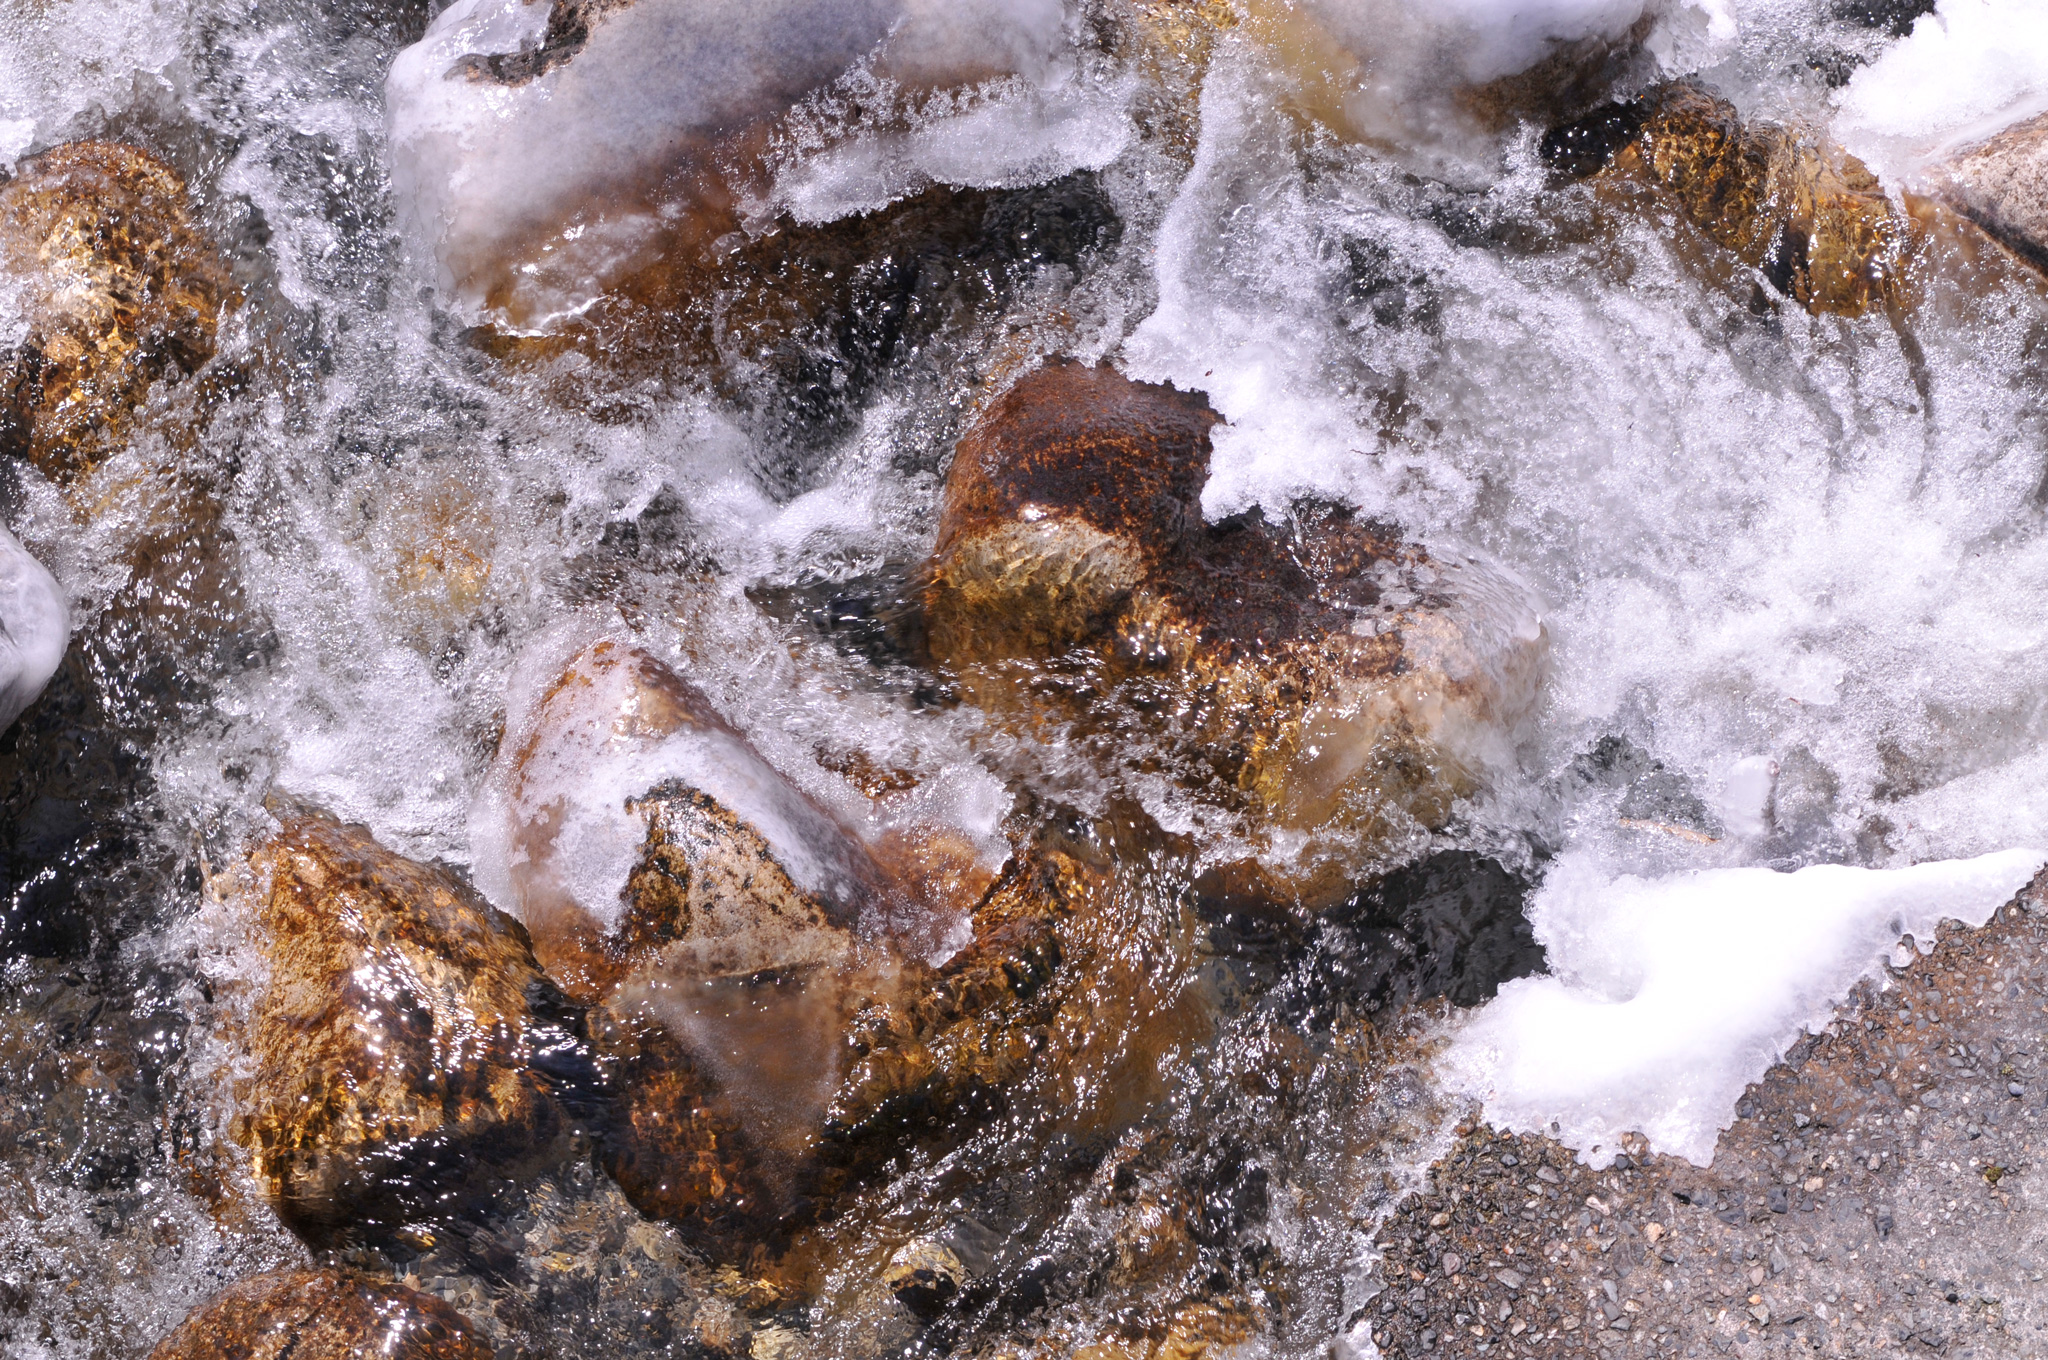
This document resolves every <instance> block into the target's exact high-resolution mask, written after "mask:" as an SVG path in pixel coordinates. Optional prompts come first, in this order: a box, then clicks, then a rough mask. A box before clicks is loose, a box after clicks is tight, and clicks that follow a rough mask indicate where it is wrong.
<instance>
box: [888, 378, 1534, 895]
mask: <svg viewBox="0 0 2048 1360" xmlns="http://www.w3.org/2000/svg"><path fill="white" fill-rule="evenodd" d="M1216 420H1217V416H1216V415H1215V413H1214V412H1213V411H1211V410H1209V408H1208V405H1207V403H1206V402H1205V401H1204V400H1203V399H1202V398H1201V397H1200V396H1199V395H1197V394H1194V393H1185V392H1177V391H1174V390H1173V389H1172V388H1170V387H1158V386H1153V385H1150V384H1143V383H1133V382H1131V381H1129V380H1128V379H1126V378H1124V377H1122V376H1121V375H1119V374H1117V373H1116V372H1114V371H1113V370H1111V369H1109V368H1107V367H1097V368H1092V369H1091V368H1086V367H1082V366H1080V365H1076V364H1072V363H1055V364H1052V365H1049V366H1047V367H1046V368H1044V369H1042V370H1040V371H1039V372H1037V373H1034V374H1032V375H1030V376H1028V377H1026V378H1024V379H1022V380H1021V381H1019V382H1018V383H1017V384H1016V386H1015V387H1013V388H1012V389H1011V390H1010V391H1009V392H1008V393H1007V394H1005V395H1004V396H1003V397H1002V398H1000V399H999V400H998V401H996V402H995V403H994V404H993V405H992V406H991V407H990V408H989V409H988V411H987V412H985V413H984V414H983V416H982V417H981V419H980V420H979V421H978V422H977V423H976V425H975V426H974V427H973V428H972V429H971V430H969V432H968V433H967V434H966V436H964V437H963V438H962V439H961V441H960V444H959V448H958V450H957V451H956V453H955V455H954V461H953V466H952V469H951V470H950V471H949V473H948V474H947V481H946V492H945V500H944V504H943V506H942V509H941V512H940V518H939V531H938V541H937V545H936V547H935V549H934V551H933V555H932V559H931V562H930V565H929V568H928V570H929V584H928V586H927V587H926V590H925V594H924V602H925V609H926V626H927V638H928V646H929V649H930V652H931V655H932V657H933V658H934V660H936V661H937V662H938V663H939V664H941V665H942V666H944V667H946V668H948V669H949V670H950V671H952V672H953V673H954V674H955V675H956V676H957V677H958V680H959V683H960V684H961V686H962V689H963V690H964V691H965V693H966V694H967V695H968V696H969V697H970V698H971V699H973V700H974V701H975V702H977V703H979V704H981V705H982V706H984V707H986V708H988V709H990V710H991V711H993V712H996V713H998V714H1001V715H1004V716H1005V717H1007V718H1009V719H1011V720H1014V721H1021V722H1026V723H1031V722H1038V721H1048V720H1058V721H1064V722H1078V723H1080V724H1082V725H1083V727H1084V729H1086V730H1091V731H1092V730H1100V729H1101V728H1102V727H1103V726H1104V725H1105V724H1107V725H1112V726H1113V730H1116V731H1119V732H1128V733H1129V734H1130V735H1131V736H1132V737H1134V738H1142V736H1144V735H1154V736H1160V737H1163V738H1164V741H1165V744H1166V746H1167V748H1168V749H1169V750H1177V751H1179V752H1180V753H1182V755H1183V756H1185V757H1186V758H1187V763H1186V764H1185V765H1184V768H1183V769H1182V770H1181V773H1182V774H1183V777H1184V779H1185V781H1186V782H1187V783H1188V784H1189V786H1190V787H1191V788H1196V789H1201V788H1204V787H1214V786H1220V787H1222V788H1223V789H1225V790H1228V791H1229V794H1228V796H1229V798H1230V799H1231V800H1232V801H1233V802H1234V804H1235V806H1237V807H1238V808H1240V809H1241V810H1243V811H1244V812H1245V814H1246V815H1247V816H1248V817H1249V818H1250V819H1251V822H1252V824H1253V828H1254V832H1253V834H1254V835H1255V836H1256V837H1257V838H1259V839H1260V841H1261V842H1262V852H1263V853H1262V854H1261V855H1260V863H1259V865H1258V866H1256V867H1254V868H1251V869H1248V870H1247V871H1246V872H1245V873H1244V874H1243V875H1242V876H1241V877H1242V879H1243V883H1244V886H1245V890H1246V891H1249V892H1252V893H1254V894H1255V895H1264V896H1272V897H1278V898H1282V899H1286V900H1295V901H1302V902H1309V903H1319V902H1324V901H1328V900H1331V899H1332V898H1333V897H1334V896H1337V895H1341V893H1342V892H1343V891H1345V889H1346V888H1347V887H1348V886H1349V884H1350V883H1351V882H1353V881H1354V879H1355V878H1356V876H1357V874H1358V873H1359V872H1360V871H1361V870H1362V868H1363V867H1364V866H1365V865H1367V864H1369V863H1370V862H1371V860H1372V859H1373V857H1374V856H1375V855H1376V854H1378V853H1381V852H1383V851H1384V850H1385V848H1386V847H1387V846H1388V844H1389V837H1391V836H1394V835H1397V834H1400V832H1401V830H1402V828H1404V827H1410V826H1413V825H1415V824H1417V823H1420V824H1422V825H1425V826H1427V825H1436V824H1440V823H1441V822H1442V821H1443V819H1444V818H1445V817H1446V816H1448V815H1449V811H1450V805H1451V803H1452V801H1453V800H1454V799H1455V798H1457V797H1459V796H1460V795H1462V794H1464V793H1467V792H1469V791H1471V790H1472V789H1474V788H1475V787H1476V786H1477V784H1478V782H1479V779H1480V776H1481V773H1482V771H1483V768H1484V766H1485V764H1486V761H1487V759H1488V756H1489V749H1490V748H1491V747H1492V746H1494V745H1496V744H1498V743H1499V742H1500V741H1501V740H1502V739H1503V737H1504V734H1505V733H1506V731H1507V730H1508V728H1509V726H1510V725H1511V724H1512V722H1513V721H1514V720H1515V719H1516V718H1517V717H1518V716H1519V714H1520V713H1521V711H1522V710H1523V709H1524V708H1525V707H1526V706H1527V705H1528V703H1529V702H1530V701H1531V699H1532V698H1533V694H1534V687H1535V683H1536V678H1537V673H1538V670H1539V667H1540V663H1541V660H1542V657H1543V654H1544V649H1545V642H1544V635H1543V631H1542V628H1541V626H1540V624H1539V623H1538V621H1537V619H1536V617H1535V615H1534V614H1533V612H1532V611H1531V610H1530V609H1529V608H1528V607H1527V605H1526V603H1525V602H1523V601H1522V600H1520V599H1519V598H1518V595H1517V592H1516V590H1515V588H1514V587H1512V585H1511V584H1510V583H1507V582H1506V581H1504V580H1501V579H1498V578H1495V577H1492V576H1491V575H1490V574H1489V573H1487V572H1485V571H1484V570H1483V569H1481V568H1478V567H1476V566H1474V565H1470V564H1464V563H1452V562H1448V561H1439V560H1438V559H1437V558H1435V557H1433V556H1432V555H1431V554H1430V553H1429V552H1427V551H1426V550H1424V549H1422V548H1421V547H1419V546H1417V545H1415V544H1412V543H1408V542H1406V541H1404V540H1403V539H1402V538H1401V537H1400V535H1399V534H1398V533H1397V532H1395V531H1392V530H1389V529H1386V528H1383V527H1380V526H1375V525H1371V524H1367V523H1364V522H1362V521H1359V520H1357V519H1355V518H1353V517H1351V516H1349V515H1346V514H1342V513H1338V512H1330V511H1317V510H1314V509H1311V510H1309V511H1308V512H1306V513H1303V514H1301V515H1299V516H1297V518H1296V522H1295V523H1294V524H1293V525H1290V526H1287V527H1285V528H1280V527H1275V526H1271V525H1268V524H1266V523H1264V522H1263V521H1261V520H1258V519H1256V518H1252V519H1240V520H1237V521H1233V522H1228V523H1225V524H1220V525H1214V526H1212V525H1209V524H1207V523H1205V522H1204V520H1203V518H1202V513H1201V507H1200V490H1201V485H1202V483H1203V481H1204V480H1205V479H1206V476H1207V471H1208V458H1209V430H1210V428H1211V426H1212V425H1214V423H1215V422H1216ZM1075 693H1079V694H1081V695H1082V696H1083V699H1082V700H1081V701H1079V702H1077V701H1075V700H1073V699H1071V698H1068V697H1066V696H1069V695H1072V694H1075ZM1169 695H1170V698H1168V697H1167V696H1169ZM1141 699H1142V701H1143V702H1142V707H1140V706H1139V701H1140V700H1141ZM1162 725H1164V726H1165V728H1166V730H1165V731H1164V732H1160V730H1159V729H1160V728H1161V726H1162ZM1282 843H1286V844H1287V845H1288V846H1289V849H1288V850H1287V851H1285V852H1282V851H1281V850H1280V849H1279V847H1280V846H1281V845H1282Z"/></svg>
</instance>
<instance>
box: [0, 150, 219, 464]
mask: <svg viewBox="0 0 2048 1360" xmlns="http://www.w3.org/2000/svg"><path fill="white" fill-rule="evenodd" d="M0 280H4V282H0V287H6V288H9V289H11V290H12V291H13V292H14V293H15V297H16V299H17V300H18V305H19V306H20V308H21V313H22V316H23V318H24V319H25V321H26V322H27V335H26V336H25V337H24V338H23V339H22V340H21V341H20V342H19V343H18V344H17V345H15V347H14V348H12V349H11V350H6V351H0V452H4V453H7V454H10V455H12V456H14V457H19V458H26V459H27V460H28V461H30V462H31V463H34V464H35V465H36V467H37V468H39V469H41V471H42V472H43V473H44V475H46V476H48V477H51V478H53V479H56V480H58V481H69V480H71V479H73V478H76V477H78V476H80V475H82V474H84V473H86V472H89V471H91V470H92V469H93V468H94V467H95V466H96V465H97V464H98V463H99V462H100V461H101V460H102V459H104V458H105V457H106V456H107V455H108V454H110V453H112V452H114V451H115V450H117V449H118V448H120V447H121V445H122V444H123V443H124V442H125V441H126V439H127V437H128V433H129V431H130V429H131V428H132V427H133V424H134V418H135V413H136V412H137V411H138V410H139V409H140V408H141V406H142V404H143V402H144V400H145V398H146V397H147V396H148V393H149V389H150V386H151V384H153V383H155V382H157V381H158V380H159V379H164V378H170V377H174V376H181V375H189V374H191V373H193V372H195V371H197V370H198V369H199V368H200V367H201V366H202V365H204V364H205V363H206V361H207V360H209V359H211V358H212V357H213V352H214V345H215V336H216V333H217V331H218V329H219V325H220V313H221V309H222V308H223V307H225V306H228V305H230V304H231V303H232V302H233V301H234V299H235V296H236V294H235V288H234V284H233V282H232V280H231V279H230V278H229V276H228V272H227V267H226V264H225V263H224V261H223V260H222V258H221V256H220V253H219V252H218V250H217V249H216V248H215V247H214V245H213V244H212V243H211V242H210V241H208V240H207V239H206V238H205V237H204V236H203V235H201V233H200V231H199V229H198V227H197V226H196V225H195V224H194V223H193V221H192V218H191V213H190V207H189V204H188V201H187V199H186V195H185V186H184V184H183V183H182V182H181V181H180V180H179V179H178V177H177V175H176V174H174V173H173V172H172V171H171V170H170V168H169V167H168V166H165V165H164V164H163V163H162V162H160V161H158V160H157V159H156V158H155V157H153V156H151V155H149V154H148V153H147V152H144V151H139V150H137V149H136V148H134V147H131V146H123V145H121V144H119V143H116V142H74V143H71V144H69V145H66V146H60V147H57V148H56V149H55V150H52V151H47V152H44V153H43V154H42V155H40V156H36V157H34V158H32V159H30V160H28V161H26V162H24V163H23V164H22V166H21V168H20V171H19V173H18V174H17V175H16V176H15V178H13V179H12V180H9V181H8V182H7V183H6V184H4V185H0Z"/></svg>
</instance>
